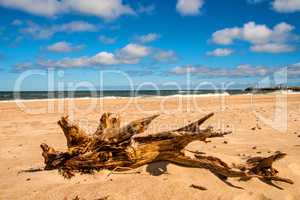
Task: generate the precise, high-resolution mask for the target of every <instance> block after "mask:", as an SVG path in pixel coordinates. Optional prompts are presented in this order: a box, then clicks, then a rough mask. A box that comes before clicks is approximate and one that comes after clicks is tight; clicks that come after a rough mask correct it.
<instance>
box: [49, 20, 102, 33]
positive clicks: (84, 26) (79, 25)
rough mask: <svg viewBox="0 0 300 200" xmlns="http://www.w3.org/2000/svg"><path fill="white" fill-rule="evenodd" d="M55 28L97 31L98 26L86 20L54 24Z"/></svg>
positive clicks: (63, 30)
mask: <svg viewBox="0 0 300 200" xmlns="http://www.w3.org/2000/svg"><path fill="white" fill-rule="evenodd" d="M54 30H55V31H59V32H92V31H96V30H97V27H96V26H95V25H93V24H90V23H88V22H85V21H72V22H69V23H65V24H62V25H58V26H54Z"/></svg>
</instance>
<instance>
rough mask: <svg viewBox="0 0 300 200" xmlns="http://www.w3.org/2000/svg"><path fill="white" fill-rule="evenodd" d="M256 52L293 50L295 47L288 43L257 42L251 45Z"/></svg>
mask: <svg viewBox="0 0 300 200" xmlns="http://www.w3.org/2000/svg"><path fill="white" fill-rule="evenodd" d="M251 50H252V51H254V52H266V53H282V52H292V51H294V50H295V48H294V47H293V46H291V45H287V44H277V43H267V44H256V45H254V46H252V47H251Z"/></svg>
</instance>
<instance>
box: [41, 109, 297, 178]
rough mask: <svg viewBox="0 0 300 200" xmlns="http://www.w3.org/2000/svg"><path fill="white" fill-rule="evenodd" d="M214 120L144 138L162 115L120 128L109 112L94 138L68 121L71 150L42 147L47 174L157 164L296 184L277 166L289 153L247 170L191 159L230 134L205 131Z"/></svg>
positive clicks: (251, 164) (254, 162) (252, 162)
mask: <svg viewBox="0 0 300 200" xmlns="http://www.w3.org/2000/svg"><path fill="white" fill-rule="evenodd" d="M212 116H213V113H210V114H208V115H206V116H204V117H203V118H201V119H199V120H197V121H195V122H193V123H191V124H189V125H187V126H185V127H182V128H179V129H177V130H172V131H166V132H160V133H156V134H154V135H147V136H139V135H138V134H140V133H142V132H144V131H145V130H146V129H147V127H148V126H149V124H150V123H151V121H152V120H154V119H155V118H157V117H158V115H154V116H150V117H147V118H143V119H140V120H136V121H133V122H131V123H129V124H128V125H126V126H123V127H120V118H119V117H118V116H117V115H115V114H111V113H105V114H103V115H102V117H101V119H100V124H99V127H98V129H97V131H96V132H95V134H93V135H88V134H86V133H85V132H84V131H83V130H82V129H81V128H80V127H79V126H78V125H76V124H73V123H72V122H71V121H70V120H69V119H68V117H62V118H61V120H60V121H59V122H58V124H59V125H60V127H61V128H62V130H63V132H64V134H65V137H66V139H67V146H68V150H67V151H66V152H59V151H56V150H55V149H54V148H52V147H50V146H48V145H47V144H44V143H43V144H41V148H42V150H43V154H42V155H43V157H44V159H45V165H46V166H45V169H46V170H53V169H58V170H59V171H60V172H61V173H62V175H64V176H65V177H66V178H70V177H72V176H73V175H74V173H75V172H81V173H92V172H93V171H95V170H102V169H109V170H114V171H125V170H130V169H134V168H137V167H140V166H142V165H146V164H149V163H152V162H157V161H168V162H171V163H174V164H178V165H182V166H186V167H195V168H205V169H208V170H210V171H211V172H212V173H214V174H216V175H217V176H218V177H220V178H222V179H226V178H228V177H238V178H240V179H242V180H248V179H251V178H253V177H255V178H259V179H263V180H267V181H271V180H275V181H283V182H287V183H291V184H292V183H293V182H292V181H291V180H290V179H285V178H281V177H279V176H277V175H278V171H277V170H276V169H274V168H273V167H272V163H273V162H274V161H276V160H278V159H280V158H283V157H284V156H285V154H283V153H281V152H277V153H276V154H274V155H272V156H270V157H267V158H263V157H257V158H253V159H249V160H248V162H247V163H246V164H244V165H233V166H231V167H230V166H229V165H228V164H226V163H225V162H223V161H222V160H221V159H219V158H216V157H212V156H203V155H201V154H195V157H194V158H192V157H188V156H186V155H185V154H184V148H185V147H186V146H187V145H188V144H189V143H190V142H192V141H196V140H200V141H205V140H206V139H207V138H213V137H223V136H224V135H227V134H229V133H231V132H221V131H214V130H213V128H211V127H209V128H206V129H200V125H201V124H202V123H203V122H205V121H206V120H207V119H209V118H210V117H212Z"/></svg>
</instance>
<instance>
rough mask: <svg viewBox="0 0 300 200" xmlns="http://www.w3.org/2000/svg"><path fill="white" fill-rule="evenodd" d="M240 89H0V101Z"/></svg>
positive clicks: (177, 94)
mask: <svg viewBox="0 0 300 200" xmlns="http://www.w3.org/2000/svg"><path fill="white" fill-rule="evenodd" d="M246 93H249V92H246V91H244V90H241V89H234V90H226V91H221V90H96V91H86V90H78V91H17V92H13V91H0V101H5V100H33V99H36V100H37V99H67V98H102V97H107V98H108V97H111V98H114V97H116V98H118V97H153V96H180V95H182V96H187V95H219V94H226V95H235V94H246Z"/></svg>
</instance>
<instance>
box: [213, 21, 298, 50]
mask: <svg viewBox="0 0 300 200" xmlns="http://www.w3.org/2000/svg"><path fill="white" fill-rule="evenodd" d="M293 30H294V26H292V25H290V24H287V23H285V22H282V23H279V24H277V25H275V26H274V27H273V29H271V28H269V27H267V26H266V25H264V24H256V23H255V22H248V23H246V24H244V26H243V27H241V28H240V27H233V28H225V29H222V30H218V31H216V32H214V33H213V34H212V41H213V42H214V43H216V44H222V45H229V44H232V43H233V42H234V41H236V40H242V41H246V42H249V43H250V44H252V45H253V46H252V47H251V50H253V51H256V52H269V53H279V52H288V51H293V50H294V47H293V46H292V45H290V44H288V43H290V42H291V41H293V40H295V39H297V38H298V36H296V35H294V34H293V33H292V31H293Z"/></svg>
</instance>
